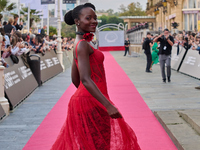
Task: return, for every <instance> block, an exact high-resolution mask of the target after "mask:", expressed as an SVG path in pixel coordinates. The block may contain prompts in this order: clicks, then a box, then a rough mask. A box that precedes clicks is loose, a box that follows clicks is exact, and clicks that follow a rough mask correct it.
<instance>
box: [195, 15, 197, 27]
mask: <svg viewBox="0 0 200 150" xmlns="http://www.w3.org/2000/svg"><path fill="white" fill-rule="evenodd" d="M194 29H197V14H194Z"/></svg>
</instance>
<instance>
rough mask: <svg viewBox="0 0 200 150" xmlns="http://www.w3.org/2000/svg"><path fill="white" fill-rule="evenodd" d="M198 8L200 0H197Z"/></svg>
mask: <svg viewBox="0 0 200 150" xmlns="http://www.w3.org/2000/svg"><path fill="white" fill-rule="evenodd" d="M197 4H198V8H200V0H197Z"/></svg>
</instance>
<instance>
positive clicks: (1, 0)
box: [0, 0, 16, 21]
mask: <svg viewBox="0 0 200 150" xmlns="http://www.w3.org/2000/svg"><path fill="white" fill-rule="evenodd" d="M15 8H16V4H15V3H10V4H9V1H8V0H0V13H1V14H0V21H1V19H2V17H3V15H2V13H3V12H6V11H11V10H13V9H15Z"/></svg>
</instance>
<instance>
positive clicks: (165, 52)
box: [154, 29, 174, 83]
mask: <svg viewBox="0 0 200 150" xmlns="http://www.w3.org/2000/svg"><path fill="white" fill-rule="evenodd" d="M158 41H160V49H159V62H160V68H161V73H162V78H163V82H164V83H166V74H165V64H166V65H167V79H168V82H171V51H172V46H173V45H174V38H173V37H172V36H171V35H170V33H169V30H168V29H165V30H164V34H163V33H162V34H160V35H159V36H158V37H157V38H155V39H154V42H158Z"/></svg>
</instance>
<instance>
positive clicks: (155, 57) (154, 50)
mask: <svg viewBox="0 0 200 150" xmlns="http://www.w3.org/2000/svg"><path fill="white" fill-rule="evenodd" d="M156 37H158V35H155V38H156ZM158 44H159V42H154V43H153V46H152V53H151V56H152V65H151V69H150V70H152V67H153V65H154V64H157V63H158V62H159V56H158V53H159V50H158Z"/></svg>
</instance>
